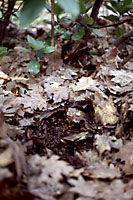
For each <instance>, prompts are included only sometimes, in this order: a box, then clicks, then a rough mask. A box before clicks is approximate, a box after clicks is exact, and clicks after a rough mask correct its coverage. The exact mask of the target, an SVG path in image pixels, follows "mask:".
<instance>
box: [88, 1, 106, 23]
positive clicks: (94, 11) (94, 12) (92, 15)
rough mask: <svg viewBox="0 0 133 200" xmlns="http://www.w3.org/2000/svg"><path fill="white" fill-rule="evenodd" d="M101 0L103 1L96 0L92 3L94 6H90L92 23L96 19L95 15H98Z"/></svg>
mask: <svg viewBox="0 0 133 200" xmlns="http://www.w3.org/2000/svg"><path fill="white" fill-rule="evenodd" d="M102 2H103V0H96V1H95V3H94V6H93V8H92V12H91V15H90V17H92V18H93V20H94V24H95V21H96V19H97V16H98V13H99V9H100V7H101V5H102Z"/></svg>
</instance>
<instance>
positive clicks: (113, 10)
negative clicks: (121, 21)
mask: <svg viewBox="0 0 133 200" xmlns="http://www.w3.org/2000/svg"><path fill="white" fill-rule="evenodd" d="M105 7H106V8H107V9H109V10H111V11H112V12H114V13H115V14H118V13H117V12H116V10H115V9H114V8H113V7H112V6H109V5H105Z"/></svg>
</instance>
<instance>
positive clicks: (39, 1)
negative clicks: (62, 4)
mask: <svg viewBox="0 0 133 200" xmlns="http://www.w3.org/2000/svg"><path fill="white" fill-rule="evenodd" d="M44 6H45V0H24V5H23V7H22V9H21V11H20V25H21V27H27V26H29V25H30V24H31V23H32V22H33V21H34V20H35V19H36V18H37V17H38V15H39V14H40V12H41V11H42V9H43V8H44Z"/></svg>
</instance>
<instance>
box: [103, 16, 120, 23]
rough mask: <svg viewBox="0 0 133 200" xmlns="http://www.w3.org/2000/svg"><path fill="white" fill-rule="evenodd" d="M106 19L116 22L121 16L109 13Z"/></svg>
mask: <svg viewBox="0 0 133 200" xmlns="http://www.w3.org/2000/svg"><path fill="white" fill-rule="evenodd" d="M105 18H106V19H108V20H110V21H112V22H116V21H119V17H118V16H116V15H109V16H107V17H105Z"/></svg>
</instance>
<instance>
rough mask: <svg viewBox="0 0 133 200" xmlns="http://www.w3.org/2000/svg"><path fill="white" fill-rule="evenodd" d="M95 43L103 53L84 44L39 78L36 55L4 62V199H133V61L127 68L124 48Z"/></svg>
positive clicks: (0, 83)
mask: <svg viewBox="0 0 133 200" xmlns="http://www.w3.org/2000/svg"><path fill="white" fill-rule="evenodd" d="M22 34H24V33H22ZM92 40H93V42H92V43H90V47H91V48H92V47H93V45H94V49H95V48H96V47H95V46H96V43H97V44H98V54H97V55H93V56H90V55H89V54H88V47H85V48H84V53H81V55H80V53H79V52H82V49H80V45H81V44H80V41H79V42H78V41H77V42H76V44H74V45H73V51H72V52H71V51H70V52H69V55H67V52H65V49H62V51H63V54H64V55H65V56H64V58H61V55H60V53H59V52H56V53H55V54H51V55H48V56H44V58H43V59H44V60H43V62H42V63H43V64H42V72H40V73H39V74H37V75H36V76H32V75H30V74H29V72H28V67H27V66H28V62H29V61H30V60H31V59H33V57H34V55H33V53H32V52H30V51H29V52H28V53H27V52H26V53H25V51H23V50H20V49H16V50H15V52H14V53H13V52H10V53H9V55H8V56H5V57H3V58H0V108H1V114H0V129H1V132H0V190H1V193H0V199H19V198H20V199H26V198H29V199H38V200H39V199H42V200H56V199H59V200H66V199H69V200H74V199H76V200H90V199H93V200H95V199H96V200H99V199H105V200H113V199H114V200H115V199H117V200H131V199H132V197H133V181H132V176H133V126H132V125H133V68H132V62H133V60H132V59H131V60H130V61H129V62H128V63H126V64H125V65H124V66H123V67H122V68H120V67H119V62H121V58H120V57H119V54H120V53H121V51H120V49H117V48H116V47H111V45H110V40H109V38H108V37H107V38H106V39H105V37H101V38H100V39H99V38H98V37H96V36H95V37H94V36H93V37H92ZM81 43H82V42H81ZM16 44H17V46H19V45H22V46H23V45H24V43H23V41H22V43H21V41H20V40H19V41H16ZM82 45H83V44H82ZM82 45H81V46H82ZM23 47H24V46H23ZM77 47H78V48H77ZM74 48H75V49H74ZM101 48H102V49H103V53H102V55H101V54H100V49H101ZM126 48H127V51H128V52H129V53H130V52H131V49H132V47H131V45H127V47H126ZM75 58H77V59H75ZM88 58H89V62H88ZM90 64H91V65H90ZM91 67H92V68H91ZM11 185H12V186H11Z"/></svg>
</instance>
